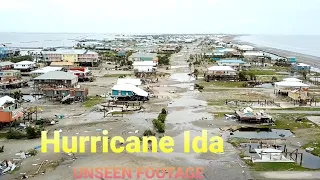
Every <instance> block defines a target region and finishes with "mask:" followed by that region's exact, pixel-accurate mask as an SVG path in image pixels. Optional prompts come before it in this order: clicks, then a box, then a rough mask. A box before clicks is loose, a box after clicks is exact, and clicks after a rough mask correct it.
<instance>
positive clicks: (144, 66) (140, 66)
mask: <svg viewBox="0 0 320 180" xmlns="http://www.w3.org/2000/svg"><path fill="white" fill-rule="evenodd" d="M156 65H157V64H156V63H155V62H153V61H135V62H133V64H132V66H133V70H134V72H135V73H154V72H156V70H157V67H156Z"/></svg>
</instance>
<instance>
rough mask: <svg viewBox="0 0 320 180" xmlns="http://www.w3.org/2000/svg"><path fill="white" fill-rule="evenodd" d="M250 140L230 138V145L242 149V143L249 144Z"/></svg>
mask: <svg viewBox="0 0 320 180" xmlns="http://www.w3.org/2000/svg"><path fill="white" fill-rule="evenodd" d="M249 142H250V140H249V139H246V138H229V139H228V143H230V144H231V145H232V146H234V147H240V144H242V143H249Z"/></svg>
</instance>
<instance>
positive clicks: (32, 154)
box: [28, 149, 38, 156]
mask: <svg viewBox="0 0 320 180" xmlns="http://www.w3.org/2000/svg"><path fill="white" fill-rule="evenodd" d="M37 153H38V151H37V150H36V149H29V151H28V154H29V155H30V156H35V155H37Z"/></svg>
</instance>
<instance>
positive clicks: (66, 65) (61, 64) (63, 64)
mask: <svg viewBox="0 0 320 180" xmlns="http://www.w3.org/2000/svg"><path fill="white" fill-rule="evenodd" d="M50 66H51V67H63V68H65V69H69V68H72V67H74V63H72V62H58V61H56V62H51V63H50Z"/></svg>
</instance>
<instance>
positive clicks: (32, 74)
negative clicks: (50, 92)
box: [30, 66, 63, 77]
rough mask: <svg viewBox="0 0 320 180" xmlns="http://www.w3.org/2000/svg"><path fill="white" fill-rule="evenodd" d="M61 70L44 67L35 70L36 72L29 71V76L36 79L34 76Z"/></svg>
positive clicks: (59, 68)
mask: <svg viewBox="0 0 320 180" xmlns="http://www.w3.org/2000/svg"><path fill="white" fill-rule="evenodd" d="M62 69H63V68H62V67H51V66H46V67H43V68H41V69H37V70H34V71H31V72H30V74H31V76H33V77H36V76H40V75H42V74H45V73H47V72H51V71H61V70H62Z"/></svg>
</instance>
